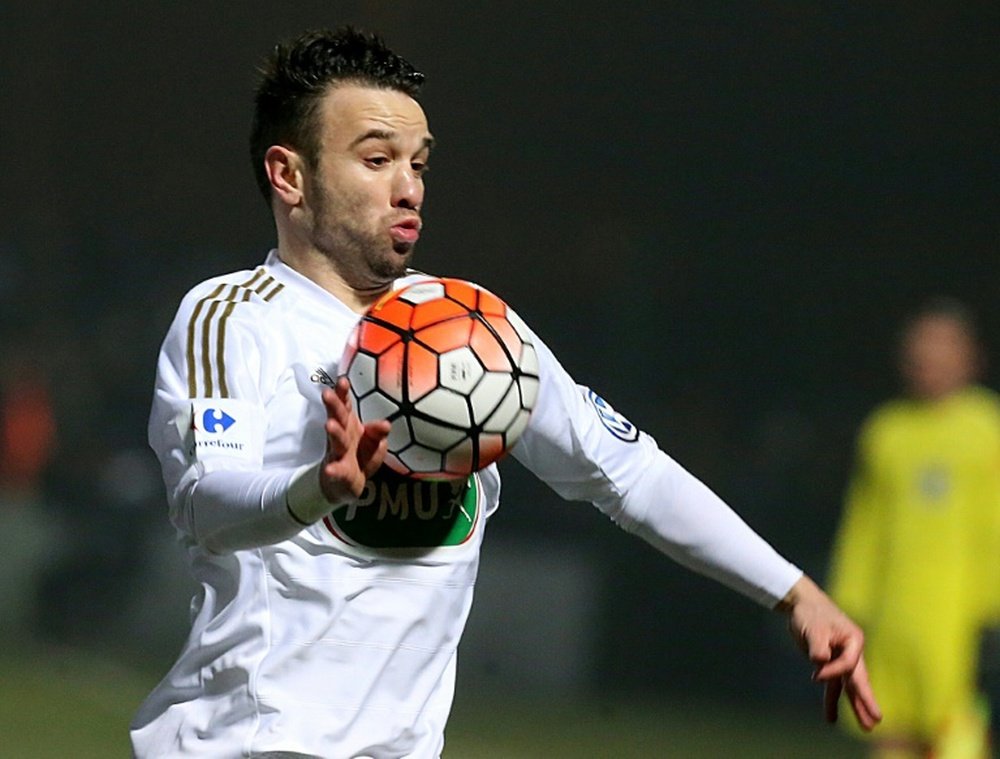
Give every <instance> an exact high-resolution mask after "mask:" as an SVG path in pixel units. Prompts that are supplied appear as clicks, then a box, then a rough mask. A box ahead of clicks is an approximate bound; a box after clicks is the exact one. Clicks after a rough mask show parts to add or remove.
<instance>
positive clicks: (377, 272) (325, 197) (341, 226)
mask: <svg viewBox="0 0 1000 759" xmlns="http://www.w3.org/2000/svg"><path fill="white" fill-rule="evenodd" d="M309 184H310V191H311V194H312V200H311V204H312V209H313V224H312V230H311V235H310V242H311V243H312V245H313V247H314V248H315V249H316V250H318V251H319V252H320V253H322V254H323V255H324V256H325V257H326V258H327V259H328V260H329V261H330V263H331V264H333V266H334V268H335V269H336V270H337V271H338V272H340V274H341V276H342V277H343V278H344V279H345V280H346V281H347V283H348V284H349V285H350V286H351V287H354V288H355V289H358V290H371V289H384V288H385V287H386V286H387V285H389V284H391V283H392V281H393V280H395V279H398V278H400V277H402V276H404V275H405V274H406V271H407V267H408V266H409V262H410V259H411V258H412V256H413V247H414V246H413V245H407V244H401V243H394V244H392V245H391V246H389V247H388V249H387V245H386V242H385V240H384V233H383V232H382V231H381V230H380V229H378V228H365V224H364V220H365V218H366V212H367V209H368V199H367V198H366V197H364V196H362V195H360V194H358V195H355V196H352V194H351V193H349V192H346V191H342V192H339V193H338V194H337V195H336V196H334V195H332V194H331V193H329V192H327V190H326V189H325V188H324V187H323V184H322V182H320V181H319V180H318V179H317V176H316V173H314V174H312V176H311V177H310V180H309Z"/></svg>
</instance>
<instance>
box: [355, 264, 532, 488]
mask: <svg viewBox="0 0 1000 759" xmlns="http://www.w3.org/2000/svg"><path fill="white" fill-rule="evenodd" d="M427 284H431V285H433V284H436V282H432V283H421V285H427ZM459 285H461V286H464V288H469V290H474V292H475V306H474V308H471V309H470V308H469V307H468V306H467V305H466V304H465V303H463V302H462V300H460V299H459V298H456V297H454V296H453V295H452V294H450V293H449V292H448V289H447V284H445V286H444V287H441V288H440V289H437V288H435V289H430V288H427V287H425V288H424V290H423V291H420V292H418V293H417V295H418V296H419V297H414V298H413V299H412V300H409V299H408V298H407V297H406V293H407V290H409V289H410V288H407V289H404V290H402V291H400V292H399V293H397V297H399V298H400V299H401V300H403V301H404V302H407V303H409V304H410V305H411V306H412V309H411V311H410V316H409V319H408V320H407V323H406V324H405V325H404V324H399V323H397V322H396V321H393V320H391V319H386V318H380V316H379V314H378V312H377V311H376V312H375V313H369V314H367V315H365V316H364V317H363V319H362V322H361V323H360V324H359V326H358V329H359V330H361V331H360V332H359V334H358V347H357V351H356V353H355V354H354V356H353V357H352V359H351V361H350V365H349V366H348V367H346V368H345V373H346V374H347V376H348V378H349V380H350V383H351V389H352V394H353V396H354V400H355V407H356V408H357V410H358V415H359V416H360V417H361V419H362V420H363V421H371V420H375V419H383V418H384V419H388V420H389V421H390V422H391V423H392V431H391V433H390V435H389V463H390V465H393V468H395V469H397V470H399V471H401V472H405V473H407V474H410V475H412V476H417V477H420V476H425V477H463V476H466V475H468V474H469V473H470V472H472V471H475V470H477V469H480V468H482V466H485V465H486V464H488V463H491V462H492V461H494V460H496V459H497V458H499V456H500V455H502V453H504V452H506V451H507V450H509V448H510V447H511V446H512V445H513V444H514V442H516V440H517V438H518V437H519V436H520V434H521V433H522V432H523V431H524V428H525V427H526V426H527V422H528V417H529V415H530V412H531V410H532V409H533V408H534V404H535V400H536V398H537V393H538V360H537V356H536V354H535V350H534V347H533V346H532V344H531V342H530V333H529V332H528V331H527V328H526V327H525V326H524V324H523V322H521V321H520V319H519V318H518V317H517V316H516V314H514V313H513V311H511V310H510V309H509V307H506V308H504V309H503V310H504V314H503V315H502V316H501V315H500V314H493V313H491V314H484V313H483V311H482V310H481V305H482V298H483V295H482V292H481V291H480V290H479V289H478V288H474V287H473V286H471V285H469V284H467V283H464V282H460V283H459ZM411 287H420V285H417V286H411ZM469 290H466V291H465V293H464V294H465V295H468V293H469ZM493 297H495V296H493ZM437 300H445V301H450V304H448V305H447V307H442V308H441V309H440V310H441V311H442V313H444V314H446V315H444V316H442V318H440V319H431V320H430V321H428V322H427V323H423V321H422V320H420V321H418V323H420V326H419V327H418V328H416V329H414V328H413V326H412V325H413V323H414V320H415V316H416V315H417V314H419V313H420V312H421V311H422V310H423V309H426V308H431V307H433V305H431V304H433V303H434V301H437ZM438 305H439V306H440V304H438ZM456 306H458V307H460V308H456ZM435 310H437V309H435ZM393 315H394V316H397V317H398V316H400V314H399V313H398V312H394V313H393ZM489 319H504V320H506V321H507V323H508V324H509V325H510V328H511V330H512V331H513V334H514V335H516V336H517V337H518V339H519V340H520V344H519V346H514V349H515V350H513V351H512V349H511V346H509V345H508V344H507V342H506V341H505V339H504V337H503V336H502V335H501V334H500V333H499V332H498V331H497V329H496V328H495V327H494V326H493V324H491V323H490V321H489ZM460 322H467V324H466V325H463V324H461V323H460ZM366 324H371V325H375V328H376V329H380V330H383V331H385V330H387V331H388V332H391V333H393V334H394V335H395V336H396V337H397V338H398V339H396V340H386V339H385V334H384V332H383V333H382V334H381V335H380V336H379V339H376V340H374V342H376V343H379V344H380V345H379V346H377V347H376V348H375V349H374V350H373V349H371V348H370V347H369V346H368V345H367V344H366V340H365V332H364V330H365V328H366ZM484 330H485V334H487V335H488V336H489V340H488V342H489V345H487V346H485V348H483V347H482V345H481V346H480V349H481V350H483V349H486V350H491V351H493V353H492V355H491V356H487V357H485V358H484V356H483V355H480V354H479V353H477V351H476V348H475V346H474V345H473V343H474V342H475V341H474V340H472V339H470V338H471V337H472V335H473V333H474V332H478V335H479V338H478V340H479V341H480V343H482V342H483V340H484V339H485V338H484V337H483V335H484ZM452 331H454V332H457V333H458V335H457V336H456V335H455V334H451V333H452ZM508 339H510V337H509V336H508ZM498 351H499V352H498ZM515 351H516V353H517V355H515ZM500 352H502V355H503V356H504V357H505V363H506V365H507V368H506V369H504V370H502V371H500V370H498V369H497V368H496V366H497V363H498V357H499V356H500ZM490 359H492V363H493V368H492V369H491V368H490V365H491V361H490ZM430 372H433V376H431V375H430Z"/></svg>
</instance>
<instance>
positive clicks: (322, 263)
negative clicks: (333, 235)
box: [278, 232, 391, 314]
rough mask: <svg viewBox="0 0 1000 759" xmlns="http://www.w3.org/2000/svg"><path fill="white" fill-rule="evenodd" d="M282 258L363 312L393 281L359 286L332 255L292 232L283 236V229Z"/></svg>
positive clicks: (280, 248) (336, 296) (293, 267)
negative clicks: (342, 270)
mask: <svg viewBox="0 0 1000 759" xmlns="http://www.w3.org/2000/svg"><path fill="white" fill-rule="evenodd" d="M296 243H298V244H296ZM278 257H279V258H281V260H282V262H283V263H285V265H287V266H289V267H291V268H292V269H294V270H295V271H297V272H298V273H299V274H301V275H302V276H303V277H306V278H307V279H310V280H312V281H313V282H315V283H316V284H317V285H319V286H320V287H322V288H323V289H324V290H326V291H327V292H328V293H330V294H331V295H333V296H334V297H335V298H337V299H338V300H339V301H341V302H342V303H344V304H345V305H346V306H347V307H348V308H350V309H351V310H352V311H354V312H356V313H359V314H362V313H364V312H365V311H367V310H368V307H369V306H371V305H372V304H373V303H374V302H375V301H376V300H378V299H379V298H380V297H382V295H384V294H385V293H386V292H388V290H389V288H390V287H391V283H385V284H378V285H374V286H372V287H370V288H364V287H356V286H354V285H352V284H351V283H350V282H349V281H348V279H347V278H346V277H345V276H344V274H343V273H342V272H341V271H340V270H339V269H338V268H337V266H336V264H335V263H334V261H332V260H331V259H330V257H329V256H327V255H325V254H323V253H322V252H321V251H319V250H316V249H315V248H314V247H313V246H312V245H309V244H308V243H305V241H303V240H293V239H290V238H289V236H288V235H282V234H281V233H280V232H279V234H278Z"/></svg>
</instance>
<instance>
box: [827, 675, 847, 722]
mask: <svg viewBox="0 0 1000 759" xmlns="http://www.w3.org/2000/svg"><path fill="white" fill-rule="evenodd" d="M843 689H844V681H843V680H842V679H841V678H839V677H838V678H837V679H836V680H830V681H829V682H828V683H827V684H826V688H825V689H824V691H823V712H824V714H825V716H826V721H827V722H829V723H830V724H831V725H832V724H833V723H834V722H836V721H837V702H838V701H839V700H840V694H841V691H843Z"/></svg>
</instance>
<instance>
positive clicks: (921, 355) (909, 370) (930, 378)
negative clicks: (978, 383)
mask: <svg viewBox="0 0 1000 759" xmlns="http://www.w3.org/2000/svg"><path fill="white" fill-rule="evenodd" d="M901 369H902V375H903V379H904V380H905V382H906V384H907V387H908V388H909V390H910V392H911V393H912V394H913V395H914V396H916V397H917V398H921V399H924V400H938V399H940V398H944V397H945V396H947V395H950V394H951V393H953V392H955V391H956V390H959V389H961V388H962V387H964V386H965V385H967V384H969V383H970V382H972V380H973V379H974V377H975V374H976V371H977V369H978V360H977V354H976V346H975V343H974V341H973V339H972V336H971V335H970V334H969V330H968V329H967V328H966V327H965V326H964V325H963V324H962V323H961V322H960V321H959V320H957V319H954V318H951V317H949V316H945V315H930V316H925V317H923V318H921V319H918V320H917V321H916V322H914V324H913V325H912V326H911V327H910V328H909V329H908V330H907V332H906V334H905V335H904V337H903V345H902V355H901Z"/></svg>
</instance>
